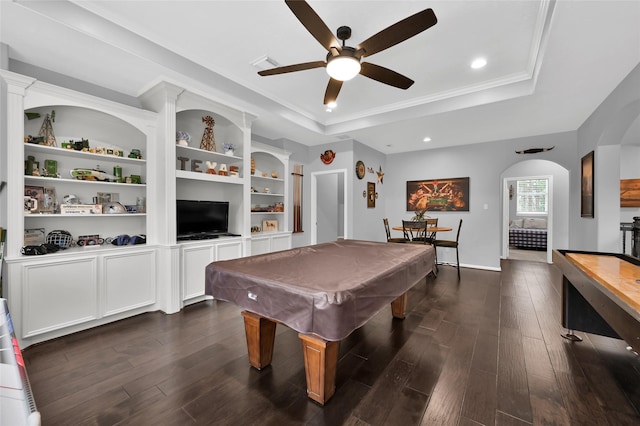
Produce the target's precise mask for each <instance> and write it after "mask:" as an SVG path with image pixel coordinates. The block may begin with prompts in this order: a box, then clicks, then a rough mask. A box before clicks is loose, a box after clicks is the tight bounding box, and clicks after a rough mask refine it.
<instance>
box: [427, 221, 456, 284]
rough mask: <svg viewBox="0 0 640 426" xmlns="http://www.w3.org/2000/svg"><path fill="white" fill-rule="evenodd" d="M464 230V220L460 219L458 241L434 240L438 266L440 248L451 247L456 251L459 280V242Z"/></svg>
mask: <svg viewBox="0 0 640 426" xmlns="http://www.w3.org/2000/svg"><path fill="white" fill-rule="evenodd" d="M461 228H462V219H460V223H459V224H458V233H457V234H456V239H455V241H454V240H438V239H436V240H433V246H434V247H435V250H436V265H437V264H438V247H449V248H455V249H456V268H457V269H458V279H459V278H460V255H459V253H458V240H459V239H460V229H461Z"/></svg>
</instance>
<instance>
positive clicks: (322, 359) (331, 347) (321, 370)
mask: <svg viewBox="0 0 640 426" xmlns="http://www.w3.org/2000/svg"><path fill="white" fill-rule="evenodd" d="M298 337H300V340H302V353H303V354H304V369H305V373H306V376H307V396H308V397H309V398H311V399H313V400H314V401H316V402H319V403H320V404H322V405H324V403H325V402H327V401H328V400H329V398H331V397H332V396H333V394H334V393H335V391H336V366H337V364H338V349H339V348H340V342H331V341H327V340H324V339H322V338H320V337H318V336H314V335H310V334H298Z"/></svg>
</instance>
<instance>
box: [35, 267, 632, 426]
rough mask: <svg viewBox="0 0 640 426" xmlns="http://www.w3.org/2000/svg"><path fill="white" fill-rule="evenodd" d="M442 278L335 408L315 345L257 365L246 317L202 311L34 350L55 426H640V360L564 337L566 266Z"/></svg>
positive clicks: (358, 369)
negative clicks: (315, 387) (320, 379)
mask: <svg viewBox="0 0 640 426" xmlns="http://www.w3.org/2000/svg"><path fill="white" fill-rule="evenodd" d="M502 267H503V271H502V272H501V273H498V272H490V271H479V270H472V269H463V270H462V271H461V272H462V279H461V280H460V282H458V280H457V276H456V273H455V269H454V268H451V267H447V266H445V267H441V268H440V274H439V276H438V278H436V279H433V278H430V279H428V280H427V281H426V282H424V283H421V284H419V285H417V286H416V287H415V288H414V289H413V290H412V291H411V292H410V295H409V313H408V315H407V318H406V319H405V320H404V321H400V320H393V319H392V317H391V313H390V309H385V310H384V311H382V312H380V313H379V314H378V315H377V316H376V317H374V318H373V319H372V320H371V321H370V322H369V323H367V324H366V325H365V326H364V327H362V328H361V329H359V330H357V331H356V332H354V333H353V334H352V335H351V336H349V337H348V338H347V339H346V340H345V341H343V342H342V343H341V346H340V361H339V364H338V373H337V390H336V394H335V396H334V397H333V398H332V399H331V400H330V401H329V402H328V403H327V405H325V406H324V407H321V406H319V405H317V404H315V403H314V402H312V401H311V400H309V399H307V397H306V396H305V375H304V367H303V360H302V351H301V344H300V342H299V339H298V337H297V334H296V333H295V332H293V331H291V330H289V329H287V328H286V327H284V326H281V325H279V326H278V331H277V333H278V334H277V337H276V348H275V353H274V361H273V364H272V366H271V367H269V368H267V369H265V370H263V371H261V372H260V371H257V370H255V369H252V368H250V367H249V365H248V359H247V354H246V343H245V338H244V329H243V322H242V319H241V316H240V313H239V310H238V308H236V307H235V306H233V305H231V304H228V303H224V302H217V301H208V302H202V303H199V304H196V305H193V306H190V307H187V308H186V309H184V310H183V311H182V312H180V313H177V314H174V315H164V314H162V313H150V314H145V315H141V316H138V317H134V318H130V319H127V320H124V321H120V322H118V323H114V324H110V325H107V326H103V327H99V328H95V329H92V330H89V331H86V332H82V333H78V334H75V335H71V336H67V337H64V338H61V339H58V340H55V341H50V342H46V343H43V344H39V345H35V346H33V347H30V348H27V349H26V350H25V351H24V357H25V360H26V362H27V368H28V371H29V376H30V379H31V384H32V387H33V392H34V395H35V399H36V403H37V406H38V409H39V410H40V411H41V413H42V419H43V424H44V425H45V426H47V425H115V424H118V425H188V424H195V423H197V424H216V425H232V424H233V425H278V426H285V425H340V424H345V425H403V426H405V425H479V424H483V425H493V424H496V425H526V424H540V425H542V424H544V425H547V424H557V425H568V424H571V425H591V424H592V425H632V424H633V425H638V424H640V414H639V413H640V360H639V359H638V358H637V357H635V356H634V355H633V354H632V353H630V352H629V351H627V350H626V349H625V347H626V344H625V343H624V342H622V341H619V340H615V339H608V338H604V337H600V336H595V335H584V334H583V333H580V334H581V335H583V336H584V337H585V338H584V341H583V342H582V343H571V342H569V341H567V340H565V339H562V338H561V337H560V334H561V333H562V332H563V331H564V330H563V329H562V328H561V325H560V307H559V306H560V295H559V285H560V281H561V275H560V272H559V270H558V269H557V268H555V267H554V266H550V265H546V264H544V263H534V262H526V261H503V264H502Z"/></svg>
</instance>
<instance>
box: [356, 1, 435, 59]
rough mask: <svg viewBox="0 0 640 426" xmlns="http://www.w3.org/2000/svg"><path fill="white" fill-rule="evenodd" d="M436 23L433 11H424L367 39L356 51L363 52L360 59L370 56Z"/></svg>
mask: <svg viewBox="0 0 640 426" xmlns="http://www.w3.org/2000/svg"><path fill="white" fill-rule="evenodd" d="M437 22H438V18H436V14H435V13H433V10H432V9H425V10H423V11H422V12H418V13H416V14H415V15H411V16H409V17H408V18H405V19H403V20H402V21H399V22H396V23H395V24H393V25H391V26H390V27H387V28H385V29H384V30H382V31H380V32H379V33H377V34H375V35H373V36H371V37H369V38H368V39H366V40H365V41H363V42H362V43H360V45H359V46H358V49H362V50H363V51H364V52H363V53H362V57H365V56H371V55H373V54H374V53H378V52H381V51H383V50H385V49H388V48H389V47H391V46H395V45H396V44H398V43H401V42H403V41H405V40H407V39H409V38H411V37H413V36H415V35H417V34H419V33H421V32H422V31H424V30H426V29H428V28H430V27H432V26H434V25H435V24H436V23H437Z"/></svg>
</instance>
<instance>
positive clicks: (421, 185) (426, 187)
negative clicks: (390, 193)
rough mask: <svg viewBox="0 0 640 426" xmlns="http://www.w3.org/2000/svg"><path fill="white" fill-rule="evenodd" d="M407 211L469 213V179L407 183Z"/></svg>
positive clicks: (413, 181)
mask: <svg viewBox="0 0 640 426" xmlns="http://www.w3.org/2000/svg"><path fill="white" fill-rule="evenodd" d="M407 211H458V212H468V211H469V178H468V177H461V178H450V179H432V180H410V181H407Z"/></svg>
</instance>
